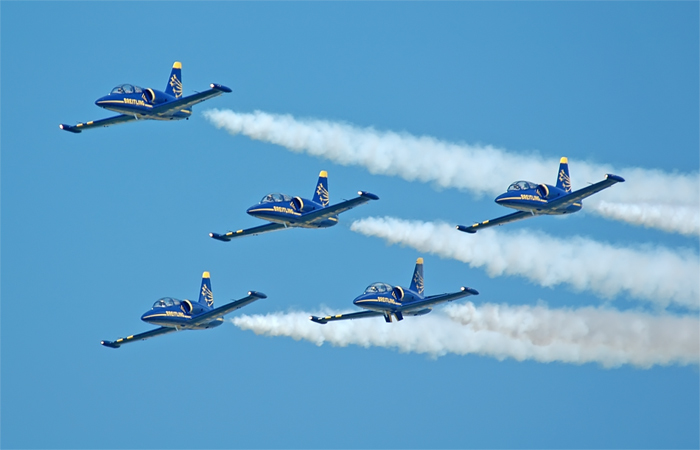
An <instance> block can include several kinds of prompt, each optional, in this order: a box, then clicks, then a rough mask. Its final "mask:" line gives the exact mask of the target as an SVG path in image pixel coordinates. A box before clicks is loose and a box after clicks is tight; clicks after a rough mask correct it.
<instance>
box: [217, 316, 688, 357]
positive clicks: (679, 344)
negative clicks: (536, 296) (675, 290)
mask: <svg viewBox="0 0 700 450" xmlns="http://www.w3.org/2000/svg"><path fill="white" fill-rule="evenodd" d="M328 313H330V314H337V312H328V311H324V313H323V314H320V315H327V314H328ZM375 319H376V320H372V319H360V320H352V321H350V320H348V321H343V322H333V323H329V324H326V325H319V324H316V323H313V322H311V321H310V320H309V314H308V313H304V312H295V313H281V312H278V313H271V314H267V315H253V316H248V315H242V316H238V317H235V318H233V319H231V321H232V322H233V324H234V325H236V326H237V327H239V328H241V329H243V330H251V331H253V332H254V333H255V334H258V335H260V334H262V335H266V336H289V337H291V338H293V339H296V340H300V339H304V340H306V341H310V342H313V343H314V344H316V345H322V344H323V343H325V342H328V343H330V344H332V345H335V346H341V347H344V346H347V345H359V346H362V347H373V346H374V347H385V348H393V349H398V350H399V351H401V352H412V353H426V354H429V355H431V356H435V357H437V356H442V355H445V354H447V353H454V354H458V355H466V354H477V355H484V356H491V357H494V358H497V359H500V360H502V359H505V358H513V359H515V360H518V361H524V360H528V359H530V360H535V361H539V362H554V361H559V362H565V363H573V364H583V363H589V362H596V363H599V364H601V365H602V366H604V367H617V366H620V365H623V364H630V365H634V366H637V367H643V368H648V367H651V366H654V365H669V364H679V365H687V364H698V359H699V353H700V348H699V345H700V344H699V342H700V327H699V326H698V325H699V321H698V317H697V316H692V317H691V316H683V317H678V316H672V315H662V316H660V317H655V316H652V315H650V314H645V313H640V312H620V311H615V310H610V309H605V308H592V307H586V308H580V309H575V310H574V309H558V310H550V309H548V308H546V307H544V306H517V307H511V306H507V305H495V304H484V305H481V306H478V307H477V306H475V305H474V304H473V303H471V302H467V303H466V304H463V305H449V306H447V307H445V308H442V309H439V310H436V311H435V312H433V313H432V314H429V315H427V316H422V317H419V318H413V317H410V318H407V319H406V320H403V321H401V322H398V323H392V324H387V323H384V321H383V320H382V319H381V318H375Z"/></svg>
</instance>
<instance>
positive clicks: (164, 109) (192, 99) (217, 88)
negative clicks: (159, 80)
mask: <svg viewBox="0 0 700 450" xmlns="http://www.w3.org/2000/svg"><path fill="white" fill-rule="evenodd" d="M209 86H211V89H207V90H206V91H204V92H197V93H196V94H193V95H188V96H187V97H182V98H180V99H177V100H175V101H172V102H168V103H165V104H163V105H160V106H156V107H155V108H153V109H152V110H151V111H152V114H156V115H161V114H172V113H174V112H176V111H179V110H181V109H187V108H190V107H192V106H193V105H196V104H197V103H201V102H203V101H204V100H209V99H210V98H214V97H218V96H219V95H221V94H223V93H224V92H231V89H230V88H227V87H226V86H222V85H220V84H210V85H209Z"/></svg>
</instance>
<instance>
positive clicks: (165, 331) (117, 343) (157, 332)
mask: <svg viewBox="0 0 700 450" xmlns="http://www.w3.org/2000/svg"><path fill="white" fill-rule="evenodd" d="M175 331H178V329H177V328H171V327H160V328H156V329H155V330H151V331H146V332H145V333H141V334H134V335H131V336H127V337H125V338H119V339H117V340H116V341H102V342H100V344H102V345H104V346H105V347H110V348H119V347H121V346H122V345H124V344H128V343H130V342H136V341H143V340H146V339H149V338H152V337H156V336H160V335H163V334H168V333H173V332H175Z"/></svg>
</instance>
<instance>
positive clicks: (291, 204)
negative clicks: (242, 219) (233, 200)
mask: <svg viewBox="0 0 700 450" xmlns="http://www.w3.org/2000/svg"><path fill="white" fill-rule="evenodd" d="M358 194H359V197H356V198H353V199H351V200H345V201H343V202H340V203H338V204H335V205H333V206H328V204H329V194H328V172H326V171H325V170H322V171H321V173H319V175H318V183H317V184H316V190H315V191H314V196H313V199H312V200H308V199H305V198H301V197H290V196H289V195H285V194H267V195H266V196H265V197H263V198H262V200H260V203H258V204H256V205H253V206H251V207H250V208H248V210H247V212H248V214H250V215H251V216H253V217H257V218H259V219H263V220H267V221H269V222H271V223H268V224H265V225H260V226H258V227H253V228H248V229H247V230H238V231H235V232H234V231H229V232H228V233H224V234H218V233H209V236H210V237H212V238H214V239H217V240H219V241H224V242H228V241H230V240H231V239H233V238H237V237H241V236H248V235H253V234H261V233H267V232H270V231H276V230H281V229H284V228H288V227H299V228H328V227H332V226H333V225H335V224H337V223H338V214H340V213H342V212H344V211H347V210H349V209H352V208H354V207H356V206H359V205H361V204H363V203H366V202H368V201H370V200H379V197H377V196H376V195H374V194H372V193H370V192H364V191H360V192H358Z"/></svg>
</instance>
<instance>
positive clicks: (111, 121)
mask: <svg viewBox="0 0 700 450" xmlns="http://www.w3.org/2000/svg"><path fill="white" fill-rule="evenodd" d="M136 120H138V119H137V118H136V117H134V116H127V115H125V114H120V115H118V116H114V117H108V118H107V119H100V120H91V121H90V122H85V123H79V124H77V125H66V124H65V123H62V124H60V125H59V126H58V127H59V128H60V129H62V130H66V131H70V132H71V133H80V132H81V131H83V130H89V129H90V128H97V127H108V126H110V125H117V124H120V123H127V122H134V121H136Z"/></svg>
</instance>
